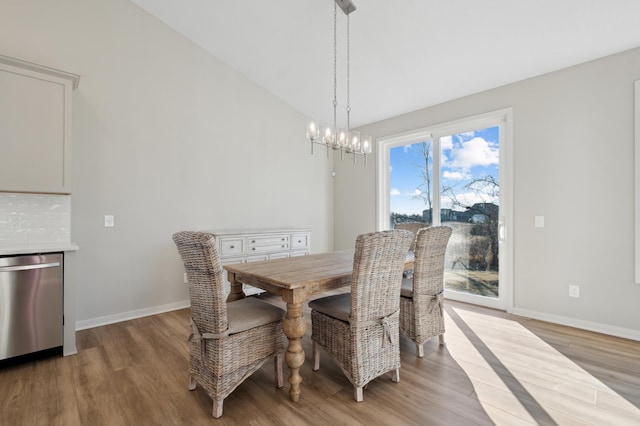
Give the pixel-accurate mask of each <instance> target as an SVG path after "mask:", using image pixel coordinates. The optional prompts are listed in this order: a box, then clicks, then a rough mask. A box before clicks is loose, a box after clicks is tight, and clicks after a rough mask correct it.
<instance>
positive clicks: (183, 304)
mask: <svg viewBox="0 0 640 426" xmlns="http://www.w3.org/2000/svg"><path fill="white" fill-rule="evenodd" d="M189 306H191V303H190V302H189V300H188V299H187V300H182V301H180V302H175V303H169V304H167V305H160V306H153V307H151V308H145V309H139V310H136V311H129V312H123V313H121V314H114V315H106V316H104V317H98V318H92V319H88V320H82V321H76V331H79V330H86V329H87V328H94V327H100V326H102V325H107V324H114V323H116V322H122V321H128V320H132V319H136V318H142V317H148V316H150V315H156V314H161V313H164V312H170V311H176V310H178V309H184V308H188V307H189Z"/></svg>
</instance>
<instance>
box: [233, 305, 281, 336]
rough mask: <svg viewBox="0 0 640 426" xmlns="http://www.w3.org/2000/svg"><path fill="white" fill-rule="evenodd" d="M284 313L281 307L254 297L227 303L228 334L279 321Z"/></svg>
mask: <svg viewBox="0 0 640 426" xmlns="http://www.w3.org/2000/svg"><path fill="white" fill-rule="evenodd" d="M284 315H285V312H284V310H283V309H281V308H279V307H277V306H273V305H272V304H270V303H267V302H263V301H262V300H260V299H256V298H254V297H247V298H244V299H240V300H236V301H235V302H229V303H227V320H228V321H229V334H234V333H239V332H241V331H246V330H249V329H252V328H255V327H259V326H261V325H265V324H270V323H272V322H276V321H281V320H282V318H284Z"/></svg>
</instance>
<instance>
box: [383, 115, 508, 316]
mask: <svg viewBox="0 0 640 426" xmlns="http://www.w3.org/2000/svg"><path fill="white" fill-rule="evenodd" d="M505 117H506V113H505V112H502V113H501V114H497V115H496V116H491V117H483V118H482V119H478V118H476V119H469V120H465V121H462V122H456V123H451V124H449V125H444V126H439V127H435V128H431V129H428V130H423V131H418V132H414V133H411V134H404V135H399V136H395V137H391V138H386V139H384V140H382V141H379V143H380V146H379V151H378V152H379V153H380V154H382V155H380V157H381V159H379V161H384V164H380V162H379V166H381V167H380V169H379V171H382V173H379V180H378V182H379V200H380V203H379V219H381V220H380V221H379V226H380V227H381V228H385V229H391V228H393V227H394V226H395V224H397V223H399V222H407V221H409V222H423V223H424V224H425V226H429V225H445V226H449V227H451V228H452V229H453V234H452V236H451V239H450V241H449V245H448V247H447V254H446V259H445V294H446V296H447V297H448V298H453V299H457V300H463V301H467V302H471V303H477V304H481V305H485V306H491V307H497V308H507V303H506V302H507V295H508V293H509V288H508V286H507V281H508V277H509V274H508V273H507V272H508V269H509V264H508V261H509V259H510V256H509V251H508V250H509V247H508V245H507V240H506V238H505V237H506V234H505V231H506V223H507V221H508V220H507V219H508V218H507V214H508V212H509V211H510V210H509V209H508V203H507V202H506V200H505V198H506V197H507V194H508V191H505V190H504V189H505V187H507V188H509V187H510V185H508V184H507V181H508V175H509V173H508V172H507V171H508V170H509V168H508V167H506V166H505V165H503V164H502V159H504V158H506V155H505V153H504V152H503V151H504V150H505V147H506V145H507V143H506V135H507V133H506V132H505V128H506V118H505ZM383 157H384V158H383ZM380 175H384V176H380ZM503 269H505V270H503Z"/></svg>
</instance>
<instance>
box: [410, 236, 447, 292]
mask: <svg viewBox="0 0 640 426" xmlns="http://www.w3.org/2000/svg"><path fill="white" fill-rule="evenodd" d="M451 232H452V230H451V228H450V227H448V226H432V227H429V228H424V229H421V230H420V231H418V236H417V237H416V249H415V252H414V255H415V256H414V263H413V293H414V295H420V294H426V295H435V294H438V293H439V292H440V291H441V290H442V286H443V283H444V258H445V254H446V251H447V244H448V243H449V238H450V237H451Z"/></svg>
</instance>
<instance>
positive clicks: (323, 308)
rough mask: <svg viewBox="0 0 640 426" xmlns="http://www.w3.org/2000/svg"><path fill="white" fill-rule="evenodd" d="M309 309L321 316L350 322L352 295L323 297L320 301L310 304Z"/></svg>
mask: <svg viewBox="0 0 640 426" xmlns="http://www.w3.org/2000/svg"><path fill="white" fill-rule="evenodd" d="M309 307H310V308H311V309H313V310H314V311H318V312H320V313H321V314H324V315H327V316H330V317H332V318H335V319H339V320H341V321H345V322H349V314H350V313H351V293H344V294H337V295H335V296H327V297H321V298H320V299H316V300H312V301H311V302H309Z"/></svg>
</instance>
